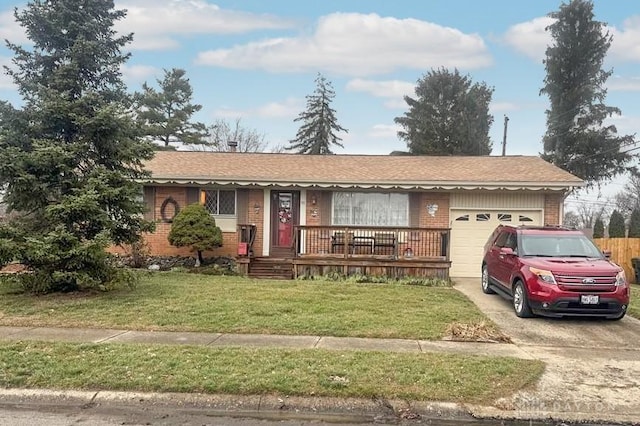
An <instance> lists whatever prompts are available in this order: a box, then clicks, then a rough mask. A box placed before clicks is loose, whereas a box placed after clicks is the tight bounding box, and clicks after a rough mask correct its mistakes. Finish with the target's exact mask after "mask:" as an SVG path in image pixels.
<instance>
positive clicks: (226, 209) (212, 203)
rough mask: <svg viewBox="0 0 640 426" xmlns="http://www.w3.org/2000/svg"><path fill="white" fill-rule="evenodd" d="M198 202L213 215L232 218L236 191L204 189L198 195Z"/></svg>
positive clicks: (234, 209)
mask: <svg viewBox="0 0 640 426" xmlns="http://www.w3.org/2000/svg"><path fill="white" fill-rule="evenodd" d="M200 197H201V198H200V200H201V201H202V204H203V205H204V207H205V208H206V209H207V211H208V212H209V213H211V214H213V215H227V216H234V215H235V214H236V191H235V190H233V189H232V190H224V189H206V190H203V191H202V193H201V194H200Z"/></svg>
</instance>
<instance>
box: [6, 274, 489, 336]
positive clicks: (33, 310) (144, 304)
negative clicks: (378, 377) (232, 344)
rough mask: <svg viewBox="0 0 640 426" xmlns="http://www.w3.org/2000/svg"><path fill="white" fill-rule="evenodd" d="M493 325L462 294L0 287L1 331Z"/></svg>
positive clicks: (191, 281)
mask: <svg viewBox="0 0 640 426" xmlns="http://www.w3.org/2000/svg"><path fill="white" fill-rule="evenodd" d="M481 321H486V322H488V323H490V321H489V320H488V319H487V318H486V317H485V316H484V315H483V314H482V313H481V312H480V311H479V310H478V309H477V308H476V307H475V305H473V303H471V302H470V301H469V300H468V299H466V298H465V297H464V296H463V295H461V294H460V293H459V292H457V291H455V290H454V289H452V288H446V287H445V288H434V287H423V286H409V285H398V284H355V283H349V282H338V283H335V282H328V281H262V280H259V281H258V280H250V279H247V278H242V277H221V276H206V275H198V274H187V273H176V272H170V273H154V274H144V275H143V276H142V278H141V281H140V283H139V284H138V286H137V287H136V288H135V289H133V290H118V291H112V292H106V293H93V294H62V295H60V294H54V295H46V296H32V295H26V294H17V293H16V291H15V288H14V289H13V291H12V288H11V286H7V285H2V286H0V325H5V326H49V327H98V328H124V329H136V330H173V331H208V332H223V333H266V334H290V335H325V336H360V337H381V338H412V339H439V338H441V337H443V335H444V334H445V330H446V328H447V326H448V325H449V324H450V323H452V322H460V323H476V322H481Z"/></svg>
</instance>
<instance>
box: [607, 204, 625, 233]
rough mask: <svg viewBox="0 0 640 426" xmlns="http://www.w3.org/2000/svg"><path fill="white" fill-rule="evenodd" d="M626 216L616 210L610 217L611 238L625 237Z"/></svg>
mask: <svg viewBox="0 0 640 426" xmlns="http://www.w3.org/2000/svg"><path fill="white" fill-rule="evenodd" d="M624 237H625V225H624V216H622V213H620V212H619V211H618V210H614V211H613V212H612V213H611V217H610V218H609V238H624Z"/></svg>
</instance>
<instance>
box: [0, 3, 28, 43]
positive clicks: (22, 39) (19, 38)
mask: <svg viewBox="0 0 640 426" xmlns="http://www.w3.org/2000/svg"><path fill="white" fill-rule="evenodd" d="M0 40H9V41H10V42H11V43H14V44H17V45H20V44H23V43H26V42H28V41H29V40H28V39H27V33H25V31H24V29H23V28H22V27H21V26H20V24H18V23H17V22H16V20H15V18H14V16H13V9H10V10H5V11H3V12H0Z"/></svg>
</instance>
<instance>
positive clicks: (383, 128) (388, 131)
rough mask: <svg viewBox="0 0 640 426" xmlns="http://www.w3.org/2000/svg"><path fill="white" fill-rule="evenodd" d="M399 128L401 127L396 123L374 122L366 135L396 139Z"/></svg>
mask: <svg viewBox="0 0 640 426" xmlns="http://www.w3.org/2000/svg"><path fill="white" fill-rule="evenodd" d="M400 130H402V128H401V127H400V126H398V125H397V124H374V126H373V127H372V128H371V130H370V131H369V132H368V136H370V137H372V138H375V139H397V138H398V132H399V131H400Z"/></svg>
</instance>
